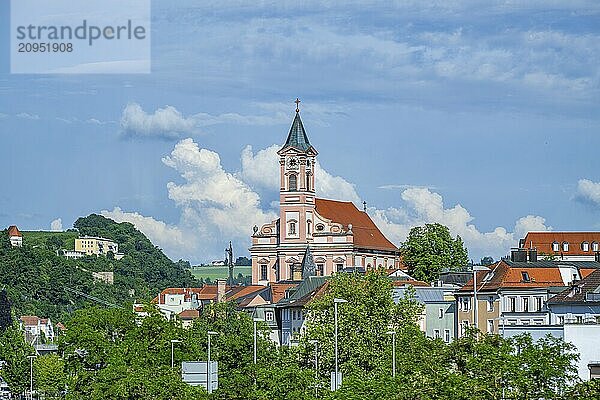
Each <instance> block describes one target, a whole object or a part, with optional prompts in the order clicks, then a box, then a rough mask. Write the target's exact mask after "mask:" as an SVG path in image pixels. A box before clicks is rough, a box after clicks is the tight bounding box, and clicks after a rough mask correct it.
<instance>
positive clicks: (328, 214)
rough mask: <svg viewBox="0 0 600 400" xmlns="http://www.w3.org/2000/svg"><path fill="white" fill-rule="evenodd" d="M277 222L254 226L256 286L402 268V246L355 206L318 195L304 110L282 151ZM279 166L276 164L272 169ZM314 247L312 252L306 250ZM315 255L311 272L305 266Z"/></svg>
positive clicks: (253, 280) (297, 116)
mask: <svg viewBox="0 0 600 400" xmlns="http://www.w3.org/2000/svg"><path fill="white" fill-rule="evenodd" d="M278 154H279V173H280V188H279V204H280V208H279V209H280V214H279V218H278V219H276V220H274V221H272V222H271V223H268V224H265V225H263V226H262V227H261V228H260V229H259V228H258V227H256V226H255V227H254V234H253V235H252V247H251V248H250V254H251V256H252V283H253V284H260V285H267V284H269V283H271V282H280V281H300V280H302V279H305V278H306V277H307V276H310V275H316V276H327V275H331V274H332V273H334V272H336V271H341V270H349V269H350V270H351V269H360V270H368V269H371V268H378V267H383V268H388V269H394V268H398V267H399V264H400V254H399V250H398V247H397V246H395V245H394V244H393V243H392V242H390V241H389V240H388V239H387V238H386V237H385V236H384V235H383V233H381V231H380V230H379V228H377V226H376V225H375V223H374V222H373V220H371V218H370V217H369V215H368V214H367V212H366V207H365V210H364V211H360V210H359V209H358V208H356V206H355V205H354V204H353V203H352V202H346V201H336V200H328V199H320V198H317V197H316V195H315V167H316V164H315V162H316V157H317V154H318V153H317V150H316V149H315V148H314V147H313V146H312V145H311V144H310V141H309V140H308V136H307V134H306V131H305V130H304V125H303V124H302V120H301V119H300V110H299V109H298V108H296V116H295V117H294V121H293V122H292V127H291V128H290V131H289V134H288V137H287V140H286V141H285V144H284V145H283V147H282V148H281V149H280V150H279V152H278ZM273 167H274V168H275V166H273ZM308 248H310V251H308V250H307V249H308ZM307 255H310V256H311V257H312V261H313V262H311V263H309V264H310V265H312V264H314V270H313V268H309V269H308V270H307V269H304V270H303V267H302V264H303V261H304V257H305V256H307Z"/></svg>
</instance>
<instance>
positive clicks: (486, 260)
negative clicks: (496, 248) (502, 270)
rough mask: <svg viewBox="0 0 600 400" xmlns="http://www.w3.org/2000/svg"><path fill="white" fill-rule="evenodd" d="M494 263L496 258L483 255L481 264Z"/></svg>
mask: <svg viewBox="0 0 600 400" xmlns="http://www.w3.org/2000/svg"><path fill="white" fill-rule="evenodd" d="M493 263H494V258H493V257H490V256H486V257H483V258H482V259H481V261H480V264H481V265H485V266H488V265H492V264H493Z"/></svg>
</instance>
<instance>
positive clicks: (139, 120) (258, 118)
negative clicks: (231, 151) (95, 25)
mask: <svg viewBox="0 0 600 400" xmlns="http://www.w3.org/2000/svg"><path fill="white" fill-rule="evenodd" d="M288 119H289V115H288V114H286V113H284V112H283V111H277V112H276V113H274V114H272V115H242V114H238V113H224V114H218V115H212V114H208V113H197V114H193V115H190V116H188V117H186V116H184V115H183V114H182V113H181V112H180V111H179V110H177V109H176V108H175V107H173V106H165V107H164V108H158V109H156V110H155V111H154V112H153V113H147V112H146V111H144V110H143V109H142V106H140V105H139V104H138V103H129V104H127V106H126V107H125V109H123V113H122V114H121V129H122V131H123V133H124V134H125V135H126V136H130V137H138V138H143V137H157V138H163V139H178V138H181V137H183V136H186V135H195V134H199V133H201V128H202V127H205V126H211V125H217V124H237V125H273V124H279V123H282V122H287V121H288ZM88 122H91V123H94V121H92V120H89V121H88ZM98 122H100V121H98Z"/></svg>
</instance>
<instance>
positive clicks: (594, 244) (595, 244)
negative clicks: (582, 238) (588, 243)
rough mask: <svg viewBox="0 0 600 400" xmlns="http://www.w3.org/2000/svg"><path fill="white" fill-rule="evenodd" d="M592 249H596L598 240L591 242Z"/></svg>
mask: <svg viewBox="0 0 600 400" xmlns="http://www.w3.org/2000/svg"><path fill="white" fill-rule="evenodd" d="M592 251H598V242H592Z"/></svg>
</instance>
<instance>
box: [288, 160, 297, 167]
mask: <svg viewBox="0 0 600 400" xmlns="http://www.w3.org/2000/svg"><path fill="white" fill-rule="evenodd" d="M288 169H298V159H297V158H296V157H291V158H290V159H289V160H288Z"/></svg>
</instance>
